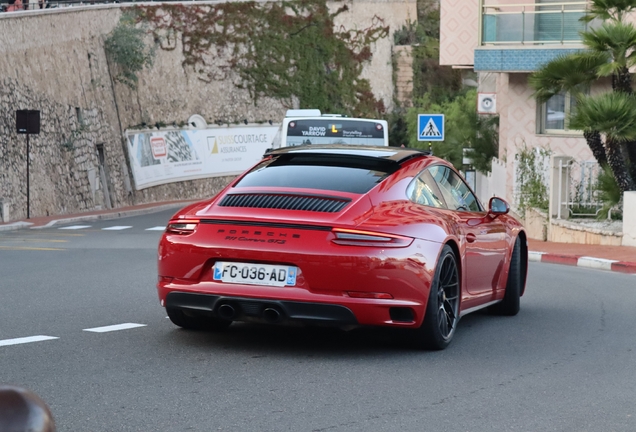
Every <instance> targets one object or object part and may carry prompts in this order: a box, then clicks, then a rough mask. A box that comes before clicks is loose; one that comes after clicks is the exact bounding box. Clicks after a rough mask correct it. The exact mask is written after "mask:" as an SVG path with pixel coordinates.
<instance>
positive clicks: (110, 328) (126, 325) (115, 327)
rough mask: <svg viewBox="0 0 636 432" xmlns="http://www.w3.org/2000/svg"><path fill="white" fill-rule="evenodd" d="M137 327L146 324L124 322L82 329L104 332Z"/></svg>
mask: <svg viewBox="0 0 636 432" xmlns="http://www.w3.org/2000/svg"><path fill="white" fill-rule="evenodd" d="M137 327H146V324H135V323H124V324H115V325H110V326H105V327H95V328H88V329H84V330H83V331H87V332H93V333H106V332H112V331H117V330H128V329H132V328H137Z"/></svg>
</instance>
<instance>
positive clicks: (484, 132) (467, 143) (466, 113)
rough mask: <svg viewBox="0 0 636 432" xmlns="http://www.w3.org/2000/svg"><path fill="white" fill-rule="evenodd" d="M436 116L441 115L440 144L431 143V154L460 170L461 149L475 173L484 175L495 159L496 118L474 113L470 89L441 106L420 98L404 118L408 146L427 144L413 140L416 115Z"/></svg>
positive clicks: (475, 109)
mask: <svg viewBox="0 0 636 432" xmlns="http://www.w3.org/2000/svg"><path fill="white" fill-rule="evenodd" d="M424 111H426V112H431V113H440V114H444V116H445V127H444V129H445V137H444V141H440V142H433V143H432V146H433V153H434V154H435V155H436V156H439V157H441V158H443V159H446V160H447V161H449V162H451V163H452V164H453V165H454V166H455V167H456V168H458V169H461V168H462V159H463V152H464V149H468V152H467V156H468V157H469V158H470V159H472V165H473V166H474V167H475V169H476V170H477V171H481V172H484V173H486V172H488V171H490V166H491V162H492V158H493V157H496V156H497V151H498V142H499V133H498V130H499V117H497V116H480V115H479V114H477V91H476V90H475V89H470V90H467V91H464V92H463V93H460V94H458V95H456V96H455V97H454V98H453V99H450V100H447V101H444V102H442V103H439V104H438V103H431V102H430V98H428V97H424V98H422V99H419V100H417V101H416V103H415V107H414V108H411V109H410V110H409V112H408V115H407V123H408V127H409V131H411V132H410V133H409V135H408V136H409V137H411V138H410V143H409V147H415V148H417V147H420V148H426V149H428V143H427V142H419V141H418V140H417V132H416V131H417V114H418V113H421V112H424Z"/></svg>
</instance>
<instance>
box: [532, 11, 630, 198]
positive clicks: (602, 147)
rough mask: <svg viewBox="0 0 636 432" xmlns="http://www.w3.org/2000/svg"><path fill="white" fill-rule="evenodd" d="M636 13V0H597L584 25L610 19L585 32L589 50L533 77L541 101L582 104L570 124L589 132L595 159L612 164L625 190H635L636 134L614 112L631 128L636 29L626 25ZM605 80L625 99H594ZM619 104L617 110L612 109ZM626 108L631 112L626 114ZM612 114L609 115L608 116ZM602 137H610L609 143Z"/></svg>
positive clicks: (549, 65)
mask: <svg viewBox="0 0 636 432" xmlns="http://www.w3.org/2000/svg"><path fill="white" fill-rule="evenodd" d="M635 10H636V0H592V4H591V7H590V11H589V13H588V15H587V16H586V17H584V18H583V20H584V21H588V22H590V21H592V20H594V19H601V20H604V22H603V24H602V25H601V26H600V27H598V28H593V29H591V30H588V31H585V32H581V39H582V42H583V44H584V45H585V46H586V47H587V50H586V51H583V52H578V53H573V54H569V55H564V56H560V57H557V58H556V59H554V60H553V61H551V62H549V63H547V64H545V65H544V66H543V67H541V68H540V69H539V70H538V71H536V72H535V73H534V74H533V75H532V76H531V78H530V85H531V86H532V87H533V89H534V90H535V98H536V99H537V101H538V102H541V103H543V102H546V101H547V100H548V99H550V98H551V97H552V96H554V95H557V94H560V93H564V92H569V93H570V94H571V95H572V96H573V97H575V98H576V100H577V113H574V114H573V115H574V117H573V118H571V119H570V125H571V126H573V127H577V128H579V129H581V130H583V132H584V136H585V139H586V141H587V144H588V145H589V147H590V150H592V154H593V155H594V157H595V158H596V160H597V161H598V162H599V164H601V165H603V166H605V165H609V167H610V168H611V170H612V173H613V174H614V177H615V179H616V182H617V183H618V185H619V186H620V187H621V190H623V191H626V190H635V189H636V184H635V179H636V142H634V140H636V135H635V134H633V133H632V131H631V129H630V128H629V127H617V126H618V125H617V124H616V122H615V121H612V120H613V119H612V118H610V117H609V113H613V114H614V115H615V117H614V120H615V119H616V118H621V119H623V120H624V121H627V123H629V124H631V123H633V122H634V121H635V120H636V117H627V118H626V116H629V115H631V114H636V111H631V107H632V105H634V106H636V101H634V99H635V96H634V92H633V88H632V76H631V73H630V72H629V68H630V67H632V66H634V65H636V27H634V26H633V25H632V24H631V23H625V22H624V21H623V20H624V18H625V16H626V14H628V13H630V12H633V11H635ZM604 77H611V79H612V92H613V93H620V94H622V95H620V97H612V96H608V97H602V98H598V97H593V96H591V95H589V93H588V90H589V88H590V87H591V85H592V84H593V83H594V82H595V81H598V80H599V79H601V78H604ZM612 104H614V105H612ZM621 109H624V110H627V111H625V112H622V111H620V110H621ZM602 110H606V111H602ZM601 134H603V135H605V142H603V140H602V137H601Z"/></svg>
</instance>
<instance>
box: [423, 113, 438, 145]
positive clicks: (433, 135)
mask: <svg viewBox="0 0 636 432" xmlns="http://www.w3.org/2000/svg"><path fill="white" fill-rule="evenodd" d="M417 140H418V141H444V114H418V115H417Z"/></svg>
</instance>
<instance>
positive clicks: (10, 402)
mask: <svg viewBox="0 0 636 432" xmlns="http://www.w3.org/2000/svg"><path fill="white" fill-rule="evenodd" d="M0 431H2V432H55V422H54V421H53V415H52V414H51V410H50V409H49V407H48V406H47V405H46V403H45V402H44V401H43V400H42V399H41V398H40V397H39V396H38V395H36V394H35V393H33V392H31V391H29V390H25V389H23V388H20V387H14V386H0Z"/></svg>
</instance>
